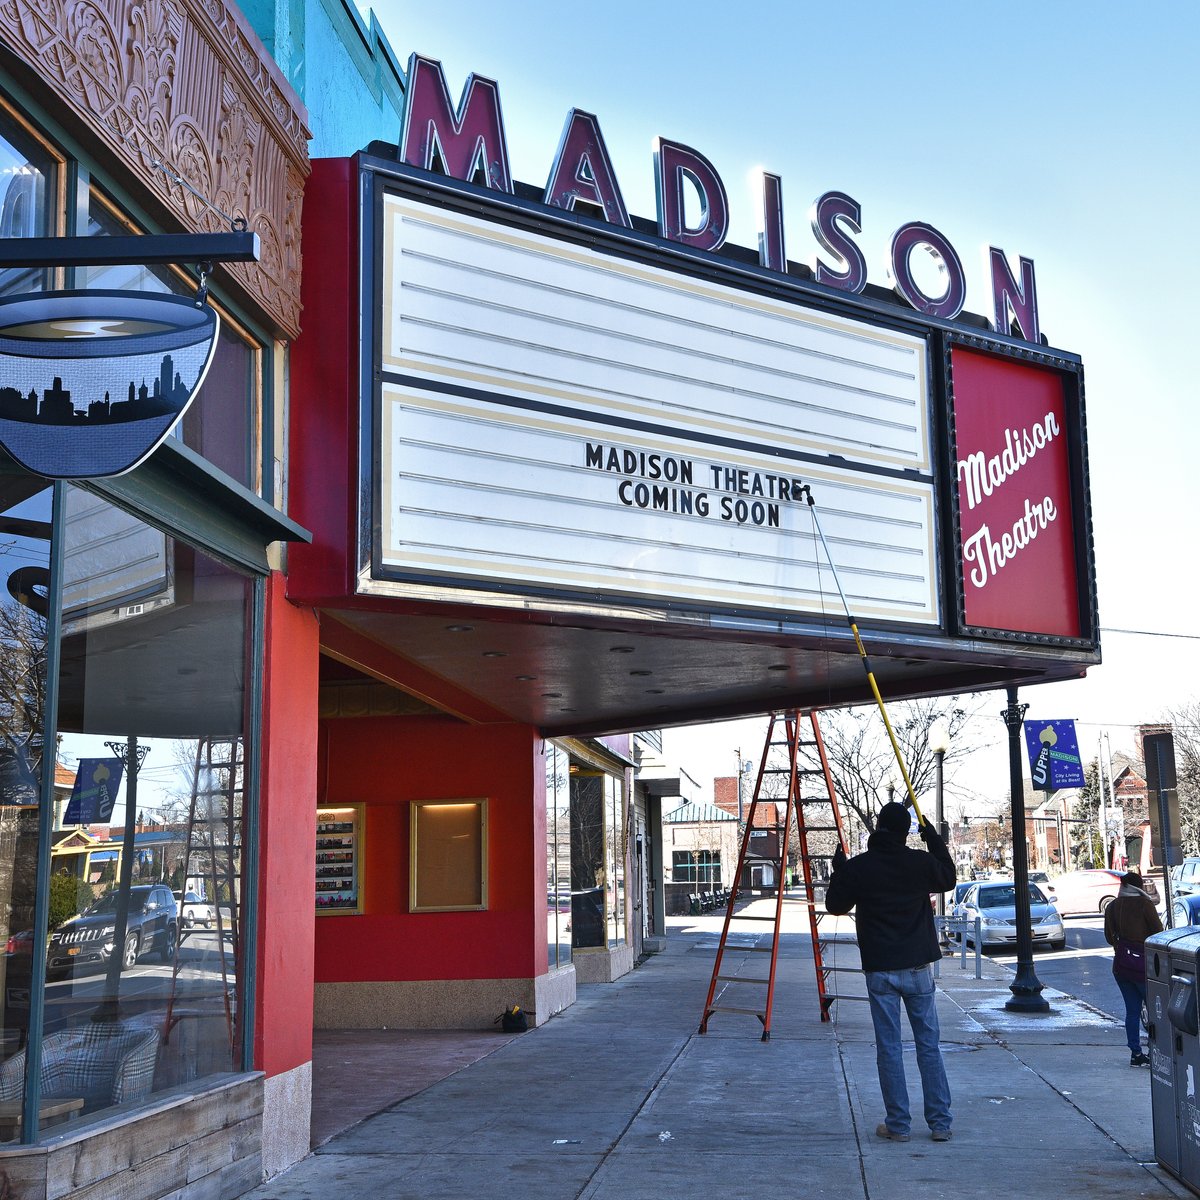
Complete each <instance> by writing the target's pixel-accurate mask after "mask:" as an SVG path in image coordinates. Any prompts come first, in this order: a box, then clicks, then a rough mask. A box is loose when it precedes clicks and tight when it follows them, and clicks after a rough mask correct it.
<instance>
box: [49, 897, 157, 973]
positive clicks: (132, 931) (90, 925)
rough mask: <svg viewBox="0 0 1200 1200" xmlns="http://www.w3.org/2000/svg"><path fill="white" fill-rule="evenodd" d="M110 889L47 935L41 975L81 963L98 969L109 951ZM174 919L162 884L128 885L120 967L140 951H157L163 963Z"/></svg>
mask: <svg viewBox="0 0 1200 1200" xmlns="http://www.w3.org/2000/svg"><path fill="white" fill-rule="evenodd" d="M119 894H120V893H119V892H118V891H117V890H116V889H114V890H113V891H111V892H108V893H106V894H105V895H103V896H101V897H100V899H99V900H97V901H96V902H95V904H92V905H91V906H90V907H88V908H86V909H84V911H83V913H82V914H81V915H80V916H78V917H75V918H73V919H72V920H70V921H67V922H66V924H64V925H60V926H59V927H58V928H57V929H56V930H55V931H54V932H53V933H52V934H51V935H50V948H49V950H48V951H47V954H46V974H47V975H48V976H50V977H51V978H59V979H61V978H63V977H64V976H66V975H68V974H70V973H71V972H73V971H81V970H82V969H83V968H86V967H96V968H103V967H106V966H107V965H108V962H109V960H110V959H111V957H112V955H113V952H114V950H115V945H114V941H115V937H116V926H117V898H118V896H119ZM178 944H179V921H178V918H177V915H176V911H175V897H174V896H172V895H171V889H170V888H169V887H166V886H165V885H164V884H160V883H153V884H141V885H139V886H137V887H131V888H130V889H129V911H128V916H127V918H126V924H125V945H124V946H123V947H122V951H121V965H122V967H132V966H133V964H134V963H136V962H137V960H138V959H139V958H140V957H141V956H142V955H143V954H148V953H152V952H155V951H157V953H158V955H159V957H160V958H161V959H162V961H163V962H170V961H171V959H172V958H174V957H175V947H176V946H177V945H178Z"/></svg>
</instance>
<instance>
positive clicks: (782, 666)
mask: <svg viewBox="0 0 1200 1200" xmlns="http://www.w3.org/2000/svg"><path fill="white" fill-rule="evenodd" d="M787 669H788V665H787V663H772V664H771V665H770V666H769V667H768V668H767V670H768V671H786V670H787Z"/></svg>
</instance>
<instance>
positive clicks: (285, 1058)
mask: <svg viewBox="0 0 1200 1200" xmlns="http://www.w3.org/2000/svg"><path fill="white" fill-rule="evenodd" d="M317 638H318V629H317V620H316V617H315V615H314V614H313V613H312V612H310V611H308V610H303V609H299V608H296V607H294V606H293V605H291V604H289V603H288V602H287V601H286V600H285V599H284V581H283V578H282V576H280V575H278V574H276V575H273V576H272V577H271V579H270V580H269V582H268V592H267V610H266V663H265V673H264V680H263V729H262V748H263V749H262V792H261V796H262V802H261V810H260V811H261V826H260V845H261V851H260V857H259V862H260V876H259V907H258V976H257V992H256V1004H255V1009H256V1017H257V1019H256V1022H255V1038H254V1065H255V1067H256V1068H258V1069H259V1070H263V1071H266V1073H267V1074H268V1075H277V1074H279V1073H281V1072H283V1071H288V1070H291V1069H292V1068H293V1067H297V1066H299V1065H300V1064H301V1063H306V1062H308V1061H309V1060H310V1059H311V1058H312V1026H313V1010H312V979H313V975H312V972H313V915H312V914H313V853H314V851H313V846H314V844H315V838H316V828H317V821H316V782H317V770H316V766H317V754H316V747H317V663H318V651H317V645H318V641H317Z"/></svg>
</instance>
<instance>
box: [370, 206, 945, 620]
mask: <svg viewBox="0 0 1200 1200" xmlns="http://www.w3.org/2000/svg"><path fill="white" fill-rule="evenodd" d="M382 234H383V236H382V244H383V259H382V264H381V272H380V278H381V280H382V287H383V295H382V330H381V338H380V361H379V366H380V368H381V370H382V373H383V380H384V383H383V388H382V395H381V407H380V412H379V424H378V427H377V435H376V436H377V440H378V448H377V455H378V463H379V466H378V470H379V472H380V477H379V524H380V535H379V537H380V540H379V545H378V546H377V548H376V549H377V559H378V563H379V565H380V567H381V568H382V569H383V573H384V574H385V575H387V576H388V577H390V578H396V577H399V578H403V579H407V580H413V579H420V578H430V579H439V580H441V581H443V582H444V581H451V582H453V581H461V582H462V585H463V587H465V588H472V589H475V590H476V591H480V590H482V591H486V590H488V584H489V581H491V582H493V583H502V584H504V585H506V586H507V589H508V590H515V591H518V592H519V591H520V590H521V588H522V587H526V588H530V589H537V590H539V591H545V590H547V589H549V590H551V591H557V590H561V591H562V592H563V593H569V594H573V595H579V594H581V593H587V594H595V593H600V594H601V595H603V596H609V597H625V598H631V599H633V600H635V601H636V602H638V603H645V604H648V605H654V604H656V603H658V604H668V605H675V604H686V605H689V606H691V607H694V608H700V609H705V608H706V607H712V608H713V609H716V610H721V609H727V608H737V609H763V610H770V611H773V612H778V611H781V610H782V611H787V612H797V611H799V612H812V613H821V612H824V613H828V612H831V611H832V612H836V613H840V611H841V610H840V601H839V600H838V596H837V589H836V586H835V584H834V580H833V577H832V573H831V572H830V570H829V568H828V564H827V563H826V562H825V561H824V558H823V555H822V554H821V552H820V547H819V543H818V541H817V539H816V534H815V530H814V526H813V522H812V518H811V515H810V513H809V511H808V507H807V505H806V503H804V501H803V499H802V498H800V497H798V496H797V495H796V494H795V490H796V487H797V486H798V484H799V482H800V481H801V480H803V482H805V483H807V484H810V485H811V486H812V489H813V494H814V495H815V497H816V499H817V503H818V505H819V506H820V514H821V523H822V528H823V529H824V532H825V535H826V537H827V539H828V540H829V543H830V549H831V551H832V553H833V555H834V558H835V561H836V563H837V567H838V571H839V573H840V575H841V580H842V585H843V587H844V588H845V590H846V594H847V598H848V600H849V601H850V603H851V605H852V606H853V608H854V611H855V614H856V615H860V614H861V615H864V616H865V615H870V616H873V617H876V618H883V619H894V620H901V621H906V622H916V623H923V624H932V623H936V622H937V621H938V619H939V611H938V600H937V588H936V553H935V538H934V510H935V501H934V489H933V483H932V478H931V465H930V464H931V456H932V448H931V445H930V431H929V403H928V371H927V364H926V346H925V342H924V341H923V340H922V339H920V338H917V337H913V336H910V335H908V334H904V333H900V332H894V331H890V330H887V329H877V328H873V327H872V326H870V325H868V324H866V323H864V322H858V321H853V320H849V319H846V318H842V317H839V316H834V315H830V314H826V313H821V312H816V311H813V310H810V309H805V308H801V307H799V306H796V305H792V304H788V303H785V302H783V301H779V300H773V299H770V298H768V297H763V296H760V295H756V294H753V293H750V292H743V291H740V290H738V289H736V288H732V287H728V286H725V285H723V284H720V283H716V282H710V281H705V280H700V279H694V278H690V277H688V276H684V275H681V274H677V273H675V272H672V271H669V270H665V269H661V268H658V267H655V266H652V265H648V264H646V263H644V262H638V261H635V260H632V259H622V258H618V257H614V256H611V255H606V254H602V253H600V252H598V251H594V250H591V249H589V248H587V247H582V246H579V245H575V244H571V243H567V242H563V241H559V240H557V239H555V238H552V237H548V236H543V235H541V234H538V233H534V232H531V231H527V230H521V229H514V228H510V227H506V226H503V225H499V224H497V223H494V222H491V221H486V220H481V219H476V218H473V217H471V216H466V215H461V214H457V213H452V212H448V211H444V210H441V209H439V208H437V207H435V206H432V205H428V204H422V203H418V202H416V201H412V200H408V199H404V198H401V197H398V196H394V195H385V198H384V206H383V230H382ZM797 456H802V457H797ZM901 471H903V472H904V474H903V475H901V474H900V473H899V472H901ZM656 476H657V477H656ZM372 586H373V585H372V584H371V583H370V582H366V583H365V584H364V587H365V589H366V590H371V588H372Z"/></svg>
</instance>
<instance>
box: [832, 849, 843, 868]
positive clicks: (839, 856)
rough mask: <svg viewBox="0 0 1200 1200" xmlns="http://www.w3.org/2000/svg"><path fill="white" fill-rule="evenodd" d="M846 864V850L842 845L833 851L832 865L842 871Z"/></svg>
mask: <svg viewBox="0 0 1200 1200" xmlns="http://www.w3.org/2000/svg"><path fill="white" fill-rule="evenodd" d="M845 865H846V852H845V850H843V849H842V848H841V846H839V847H838V848H837V849H836V850H835V851H834V852H833V863H832V866H833V869H834V870H835V871H840V870H841V869H842V868H843V867H844V866H845Z"/></svg>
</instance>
